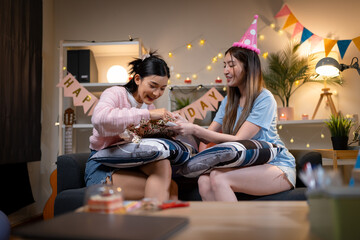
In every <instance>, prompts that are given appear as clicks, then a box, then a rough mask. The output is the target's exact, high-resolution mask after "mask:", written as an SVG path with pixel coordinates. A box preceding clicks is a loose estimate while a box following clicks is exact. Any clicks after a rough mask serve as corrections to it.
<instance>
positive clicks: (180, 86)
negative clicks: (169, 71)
mask: <svg viewBox="0 0 360 240" xmlns="http://www.w3.org/2000/svg"><path fill="white" fill-rule="evenodd" d="M199 86H202V87H203V88H206V89H210V88H212V87H215V88H223V87H225V86H226V85H224V84H221V83H215V84H184V85H169V86H168V87H169V89H172V90H177V89H182V90H190V89H194V88H197V87H199Z"/></svg>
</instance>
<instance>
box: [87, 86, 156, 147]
mask: <svg viewBox="0 0 360 240" xmlns="http://www.w3.org/2000/svg"><path fill="white" fill-rule="evenodd" d="M150 109H155V106H154V105H153V104H151V105H149V106H148V109H139V108H135V107H131V104H130V101H129V99H128V96H127V91H126V89H125V88H124V87H117V86H115V87H111V88H108V89H106V90H105V91H104V92H103V93H102V94H101V97H100V100H99V102H98V103H97V105H96V106H95V109H94V112H93V115H92V118H91V122H92V124H93V126H94V128H93V134H92V136H91V137H90V138H89V140H90V149H94V150H97V151H98V150H100V149H103V148H105V147H108V146H110V145H111V144H114V143H117V142H119V141H121V138H120V136H119V134H121V133H123V132H124V131H125V129H126V127H127V126H128V125H130V124H134V125H137V124H139V123H140V120H141V119H144V120H149V119H150V113H149V110H150Z"/></svg>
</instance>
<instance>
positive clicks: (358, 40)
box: [352, 36, 360, 51]
mask: <svg viewBox="0 0 360 240" xmlns="http://www.w3.org/2000/svg"><path fill="white" fill-rule="evenodd" d="M352 41H353V42H354V44H355V46H356V47H357V49H358V50H359V51H360V36H359V37H357V38H354V39H353V40H352Z"/></svg>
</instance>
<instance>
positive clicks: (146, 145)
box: [90, 138, 196, 168]
mask: <svg viewBox="0 0 360 240" xmlns="http://www.w3.org/2000/svg"><path fill="white" fill-rule="evenodd" d="M195 153H196V150H195V148H194V147H193V146H191V145H190V144H187V143H184V142H181V141H178V140H170V139H166V138H143V139H141V140H140V141H139V142H138V143H133V142H131V143H125V144H117V145H112V146H110V147H107V148H104V149H102V150H100V151H98V152H96V153H95V154H94V155H93V156H92V157H91V158H90V159H91V160H95V161H98V162H100V163H102V164H103V165H107V166H110V167H116V168H128V167H136V166H140V165H143V164H146V163H150V162H154V161H158V160H162V159H168V160H170V162H171V164H172V165H174V166H178V165H181V164H183V163H184V162H186V161H187V160H189V159H190V157H191V156H193V155H194V154H195Z"/></svg>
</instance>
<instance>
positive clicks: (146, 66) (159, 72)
mask: <svg viewBox="0 0 360 240" xmlns="http://www.w3.org/2000/svg"><path fill="white" fill-rule="evenodd" d="M145 56H146V55H145ZM129 66H131V69H130V74H132V75H133V78H132V79H131V80H130V81H129V82H128V83H126V84H125V86H124V87H125V88H126V89H127V91H128V92H130V93H134V92H136V90H137V88H138V85H136V83H135V79H134V78H135V75H136V74H139V76H140V77H141V78H144V77H147V76H152V75H155V76H161V77H164V76H167V77H168V78H170V71H169V67H168V66H167V64H166V62H165V61H164V60H163V59H162V58H161V57H160V56H159V55H157V54H156V52H150V53H149V54H148V56H147V57H145V58H144V59H141V58H136V59H135V60H134V61H132V62H130V63H129Z"/></svg>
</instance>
